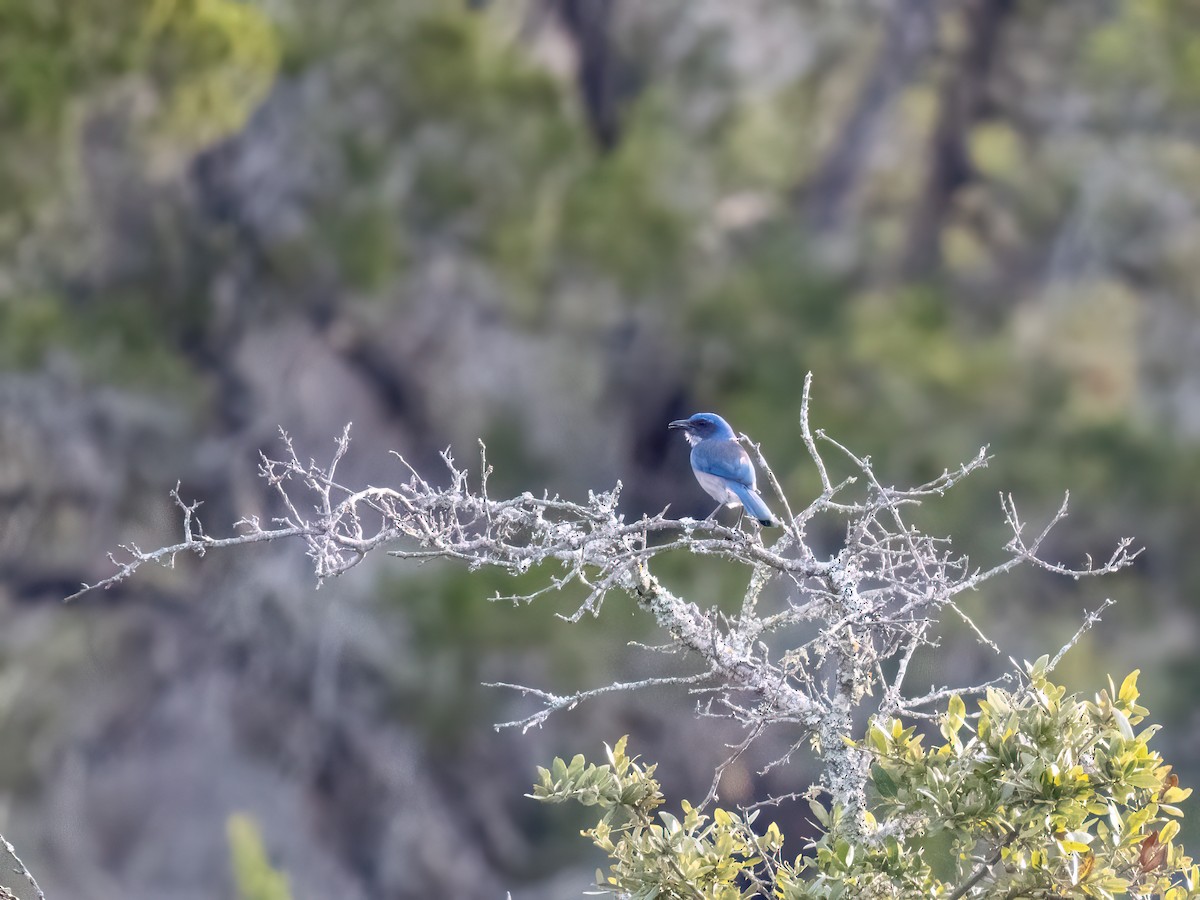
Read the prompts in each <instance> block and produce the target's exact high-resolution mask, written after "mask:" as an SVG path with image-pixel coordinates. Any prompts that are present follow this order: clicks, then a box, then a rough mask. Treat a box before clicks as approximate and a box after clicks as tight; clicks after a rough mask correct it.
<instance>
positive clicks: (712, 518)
mask: <svg viewBox="0 0 1200 900" xmlns="http://www.w3.org/2000/svg"><path fill="white" fill-rule="evenodd" d="M724 505H725V504H724V503H718V504H717V508H716V509H714V510H713V511H712V512H710V513H709V514H708V515H707V516H705V517H704V521H705V522H715V521H716V520H717V513H719V512H720V511H721V507H723V506H724Z"/></svg>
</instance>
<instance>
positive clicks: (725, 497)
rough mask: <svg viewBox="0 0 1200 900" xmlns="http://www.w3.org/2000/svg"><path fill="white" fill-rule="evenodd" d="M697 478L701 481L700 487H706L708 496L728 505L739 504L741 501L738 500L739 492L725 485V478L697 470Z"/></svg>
mask: <svg viewBox="0 0 1200 900" xmlns="http://www.w3.org/2000/svg"><path fill="white" fill-rule="evenodd" d="M696 480H697V481H698V482H700V487H702V488H704V490H705V491H706V492H707V493H708V496H710V497H712V498H713V499H714V500H717V501H719V502H721V503H724V504H725V505H726V506H737V505H738V504H739V503H740V502H741V501H740V500H738V498H737V494H735V493H734V492H733V491H731V490H729V488H727V487H726V486H725V479H724V478H718V477H717V476H716V475H709V474H708V473H707V472H697V473H696Z"/></svg>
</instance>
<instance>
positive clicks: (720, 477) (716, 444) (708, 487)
mask: <svg viewBox="0 0 1200 900" xmlns="http://www.w3.org/2000/svg"><path fill="white" fill-rule="evenodd" d="M667 427H668V428H681V429H683V436H684V437H686V438H687V440H688V443H689V444H691V445H692V472H693V473H695V475H696V480H697V481H698V482H700V487H702V488H704V490H705V491H707V492H708V494H709V496H711V497H712V498H713V499H714V500H717V501H719V502H720V504H721V506H737V505H738V504H739V503H740V504H741V505H742V507H743V508H744V509H745V510H746V512H748V513H750V515H752V516H753V517H754V518H755V519H757V520H758V523H759V524H760V525H778V524H779V523H778V522H777V521H776V520H775V517H774V516H773V515H771V510H769V509H767V504H766V503H764V502H763V498H762V497H760V496H759V495H758V488H757V487H756V486H755V477H754V466H753V465H752V464H751V462H750V454H748V453H747V452H746V451H745V449H744V448H743V447H742V445H741V444H739V443H738V442H737V438H736V437H735V436H734V434H733V429H732V428H730V427H729V423H728V422H726V421H725V420H724V419H722V418H721V417H720V416H718V415H716V414H714V413H696V414H695V415H694V416H692V417H691V418H690V419H677V420H675V421H674V422H671V423H670V424H669V425H668V426H667ZM720 508H721V507H720V506H718V507H717V509H714V510H713V515H716V513H717V510H719V509H720ZM710 518H711V516H710Z"/></svg>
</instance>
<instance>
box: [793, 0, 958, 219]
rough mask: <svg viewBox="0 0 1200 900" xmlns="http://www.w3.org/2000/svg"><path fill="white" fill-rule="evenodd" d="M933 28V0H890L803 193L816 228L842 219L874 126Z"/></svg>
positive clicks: (917, 62) (927, 42)
mask: <svg viewBox="0 0 1200 900" xmlns="http://www.w3.org/2000/svg"><path fill="white" fill-rule="evenodd" d="M936 32H937V4H936V2H934V0H895V2H893V3H892V4H891V7H890V10H889V12H888V16H887V19H886V21H885V22H884V33H883V43H882V46H881V47H880V48H879V52H878V55H877V56H876V59H875V63H874V65H873V66H872V67H871V70H870V72H869V73H868V74H867V77H866V80H865V81H864V82H863V85H862V87H861V89H860V90H859V93H858V98H857V100H856V101H855V104H854V108H853V109H852V110H851V112H850V115H849V116H848V117H847V118H846V121H845V122H844V123H843V125H842V128H841V131H840V132H839V133H838V135H837V138H836V139H835V140H834V142H833V146H832V147H830V149H829V152H828V154H827V155H826V157H825V160H824V162H823V163H822V164H821V166H820V168H819V169H818V170H817V174H816V176H815V177H814V178H813V180H812V182H811V184H810V187H809V190H808V192H807V193H808V207H809V217H810V220H811V221H812V223H813V224H814V226H815V227H816V228H817V230H818V231H836V230H838V229H839V228H841V227H842V226H843V225H844V224H845V218H846V212H847V208H848V206H849V204H850V200H851V198H852V197H853V195H854V191H855V189H856V188H857V186H858V184H859V182H860V180H861V178H862V172H863V168H864V167H865V166H866V164H867V161H868V159H869V158H870V153H871V149H872V148H873V147H874V146H875V141H876V137H877V135H878V134H879V130H880V127H881V126H882V124H883V123H884V121H885V120H886V119H887V115H888V113H889V112H890V111H891V109H892V106H893V104H894V103H895V100H896V97H898V96H899V95H900V93H901V92H902V91H903V90H904V88H905V87H906V86H907V85H908V83H909V82H910V81H911V80H912V78H913V75H914V74H915V73H916V71H917V69H918V67H919V66H920V63H921V61H922V60H923V59H924V58H925V56H926V55H927V54H928V53H929V50H930V48H931V47H932V46H933V40H934V37H935V35H936Z"/></svg>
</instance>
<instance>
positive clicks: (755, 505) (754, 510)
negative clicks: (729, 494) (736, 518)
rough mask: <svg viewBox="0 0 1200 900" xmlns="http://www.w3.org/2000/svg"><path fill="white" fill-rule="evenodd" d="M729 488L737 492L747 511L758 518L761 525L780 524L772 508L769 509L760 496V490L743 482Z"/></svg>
mask: <svg viewBox="0 0 1200 900" xmlns="http://www.w3.org/2000/svg"><path fill="white" fill-rule="evenodd" d="M729 489H730V490H731V491H733V492H734V493H735V494H737V498H738V499H739V500H741V501H742V506H743V507H745V509H746V512H748V513H750V515H752V516H754V518H756V519H758V524H759V525H778V524H779V522H778V521H777V520H776V519H775V517H774V516H773V515H771V510H769V509H767V504H766V503H764V502H763V498H762V497H760V496H758V491H756V490H754V489H752V488H748V487H746V486H745V485H741V484H731V485H730V486H729Z"/></svg>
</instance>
